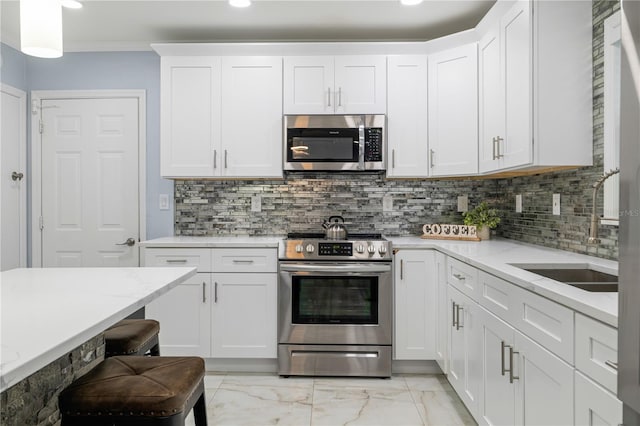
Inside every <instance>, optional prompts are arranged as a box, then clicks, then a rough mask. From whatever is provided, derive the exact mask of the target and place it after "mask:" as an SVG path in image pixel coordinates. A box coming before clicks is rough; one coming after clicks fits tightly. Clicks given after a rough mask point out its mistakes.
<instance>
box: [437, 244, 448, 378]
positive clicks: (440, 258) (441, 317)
mask: <svg viewBox="0 0 640 426" xmlns="http://www.w3.org/2000/svg"><path fill="white" fill-rule="evenodd" d="M436 277H437V282H436V293H437V294H436V301H437V315H436V362H437V363H438V365H439V366H440V369H441V370H442V372H443V373H444V374H448V373H449V317H448V315H447V314H448V313H449V309H448V306H449V304H448V292H447V256H445V255H444V254H442V253H440V252H436Z"/></svg>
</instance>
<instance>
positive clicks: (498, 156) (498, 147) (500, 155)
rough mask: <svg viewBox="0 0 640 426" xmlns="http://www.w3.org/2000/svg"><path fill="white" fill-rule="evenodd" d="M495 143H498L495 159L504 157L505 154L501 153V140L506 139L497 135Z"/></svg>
mask: <svg viewBox="0 0 640 426" xmlns="http://www.w3.org/2000/svg"><path fill="white" fill-rule="evenodd" d="M495 141H496V142H495V143H496V153H495V158H494V160H497V159H500V158H502V157H504V155H502V154H500V142H503V141H504V139H503V138H501V137H500V136H496V138H495Z"/></svg>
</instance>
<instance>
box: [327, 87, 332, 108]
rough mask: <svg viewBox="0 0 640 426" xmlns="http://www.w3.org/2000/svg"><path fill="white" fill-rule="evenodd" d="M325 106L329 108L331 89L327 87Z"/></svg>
mask: <svg viewBox="0 0 640 426" xmlns="http://www.w3.org/2000/svg"><path fill="white" fill-rule="evenodd" d="M327 106H331V87H327Z"/></svg>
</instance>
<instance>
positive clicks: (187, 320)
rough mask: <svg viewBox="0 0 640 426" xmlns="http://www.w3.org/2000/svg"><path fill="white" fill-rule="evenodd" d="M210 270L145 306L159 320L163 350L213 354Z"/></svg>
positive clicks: (164, 352)
mask: <svg viewBox="0 0 640 426" xmlns="http://www.w3.org/2000/svg"><path fill="white" fill-rule="evenodd" d="M210 293H211V274H208V273H199V274H195V275H194V276H193V277H191V278H189V279H188V280H186V281H185V282H183V283H182V284H179V285H178V286H177V287H175V288H173V289H172V290H171V291H169V292H168V293H166V294H164V295H162V296H160V297H159V298H157V299H156V300H154V301H153V302H151V303H149V304H148V305H147V306H146V307H145V315H146V317H147V318H151V319H155V320H157V321H159V322H160V335H159V341H160V353H161V354H162V355H167V356H187V355H189V356H200V357H205V358H208V357H210V356H211V304H210V303H209V299H210Z"/></svg>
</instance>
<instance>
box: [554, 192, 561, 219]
mask: <svg viewBox="0 0 640 426" xmlns="http://www.w3.org/2000/svg"><path fill="white" fill-rule="evenodd" d="M553 214H554V215H556V216H560V194H553Z"/></svg>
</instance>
